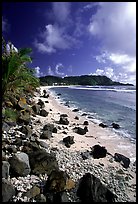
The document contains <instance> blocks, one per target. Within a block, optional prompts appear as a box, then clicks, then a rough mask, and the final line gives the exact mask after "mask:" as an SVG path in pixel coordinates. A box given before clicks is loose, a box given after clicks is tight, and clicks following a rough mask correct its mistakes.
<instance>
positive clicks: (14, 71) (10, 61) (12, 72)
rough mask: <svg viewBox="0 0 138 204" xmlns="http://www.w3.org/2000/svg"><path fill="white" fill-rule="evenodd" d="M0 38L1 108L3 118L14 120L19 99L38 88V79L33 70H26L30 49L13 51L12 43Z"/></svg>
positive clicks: (30, 60) (29, 59)
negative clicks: (0, 65) (0, 45)
mask: <svg viewBox="0 0 138 204" xmlns="http://www.w3.org/2000/svg"><path fill="white" fill-rule="evenodd" d="M8 45H9V49H7V43H6V42H5V40H4V38H2V107H3V108H4V109H5V111H4V113H3V114H4V117H6V118H11V119H13V120H14V119H16V117H17V115H18V114H17V112H16V111H17V110H16V108H15V107H16V105H17V103H18V102H19V101H20V99H21V98H26V97H27V95H28V96H30V95H31V94H33V92H34V91H35V89H36V87H38V86H39V85H40V84H39V79H38V78H36V77H35V76H34V73H35V72H34V70H33V69H30V68H28V66H27V63H30V62H32V59H31V57H30V53H31V51H32V50H31V49H30V48H23V49H19V50H15V49H14V48H13V45H12V43H10V42H9V43H8Z"/></svg>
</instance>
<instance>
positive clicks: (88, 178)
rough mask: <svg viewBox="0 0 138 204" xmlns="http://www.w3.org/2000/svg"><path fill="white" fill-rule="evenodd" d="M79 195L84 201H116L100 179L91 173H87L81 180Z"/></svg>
mask: <svg viewBox="0 0 138 204" xmlns="http://www.w3.org/2000/svg"><path fill="white" fill-rule="evenodd" d="M77 196H78V197H79V198H80V199H81V201H82V202H84V203H87V202H110V203H112V202H115V198H116V195H114V194H113V193H112V192H111V191H110V190H109V189H108V188H107V187H106V186H104V185H103V184H102V183H101V181H100V179H99V178H97V177H95V176H94V175H92V174H90V173H86V174H85V175H84V176H83V177H82V178H81V179H80V182H79V188H78V190H77Z"/></svg>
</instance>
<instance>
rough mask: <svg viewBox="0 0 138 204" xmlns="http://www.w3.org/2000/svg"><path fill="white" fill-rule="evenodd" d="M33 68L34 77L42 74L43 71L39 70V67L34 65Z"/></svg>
mask: <svg viewBox="0 0 138 204" xmlns="http://www.w3.org/2000/svg"><path fill="white" fill-rule="evenodd" d="M34 70H35V76H36V77H40V76H43V72H41V71H40V67H35V68H34Z"/></svg>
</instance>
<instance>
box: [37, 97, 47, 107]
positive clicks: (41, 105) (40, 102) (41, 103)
mask: <svg viewBox="0 0 138 204" xmlns="http://www.w3.org/2000/svg"><path fill="white" fill-rule="evenodd" d="M37 104H38V105H39V106H40V108H44V107H45V104H44V102H43V101H42V100H41V99H39V101H38V103H37Z"/></svg>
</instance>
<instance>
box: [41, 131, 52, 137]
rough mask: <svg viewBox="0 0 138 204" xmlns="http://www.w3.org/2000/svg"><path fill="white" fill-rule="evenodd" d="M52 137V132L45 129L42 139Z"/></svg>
mask: <svg viewBox="0 0 138 204" xmlns="http://www.w3.org/2000/svg"><path fill="white" fill-rule="evenodd" d="M51 137H52V132H51V131H49V130H45V131H43V133H42V134H41V135H40V139H50V138H51Z"/></svg>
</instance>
